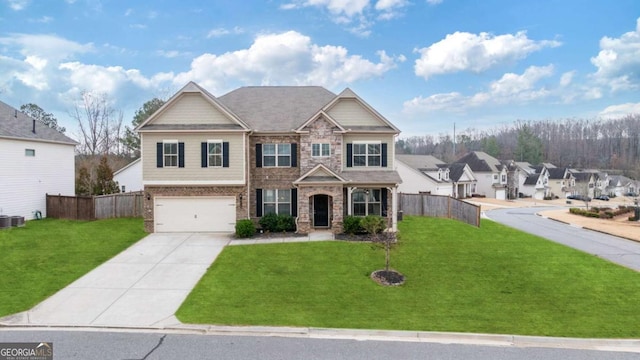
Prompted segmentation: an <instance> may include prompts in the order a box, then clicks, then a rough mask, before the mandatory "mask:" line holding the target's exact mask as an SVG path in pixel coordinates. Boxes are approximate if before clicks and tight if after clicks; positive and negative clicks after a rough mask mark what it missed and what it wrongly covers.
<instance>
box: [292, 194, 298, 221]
mask: <svg viewBox="0 0 640 360" xmlns="http://www.w3.org/2000/svg"><path fill="white" fill-rule="evenodd" d="M291 216H293V217H297V216H298V189H296V188H293V189H291Z"/></svg>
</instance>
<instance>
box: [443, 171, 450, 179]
mask: <svg viewBox="0 0 640 360" xmlns="http://www.w3.org/2000/svg"><path fill="white" fill-rule="evenodd" d="M444 179H445V180H449V169H447V170H445V172H444Z"/></svg>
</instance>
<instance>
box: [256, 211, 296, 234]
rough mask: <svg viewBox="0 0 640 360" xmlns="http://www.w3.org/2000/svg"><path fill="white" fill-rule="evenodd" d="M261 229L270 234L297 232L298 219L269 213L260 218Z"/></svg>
mask: <svg viewBox="0 0 640 360" xmlns="http://www.w3.org/2000/svg"><path fill="white" fill-rule="evenodd" d="M259 223H260V227H261V228H262V230H264V231H269V232H286V231H295V230H296V219H295V218H294V217H293V216H291V215H285V214H282V215H278V214H274V213H269V214H266V215H264V216H263V217H261V218H260V221H259Z"/></svg>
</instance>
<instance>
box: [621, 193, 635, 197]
mask: <svg viewBox="0 0 640 360" xmlns="http://www.w3.org/2000/svg"><path fill="white" fill-rule="evenodd" d="M624 195H625V196H631V197H637V196H638V193H635V192H628V193H626V194H624Z"/></svg>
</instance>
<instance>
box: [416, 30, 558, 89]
mask: <svg viewBox="0 0 640 360" xmlns="http://www.w3.org/2000/svg"><path fill="white" fill-rule="evenodd" d="M560 45H561V44H560V42H558V41H555V40H542V41H535V40H531V39H529V38H527V34H526V32H524V31H520V32H517V33H516V34H505V35H497V36H495V35H492V34H489V33H484V32H483V33H480V34H471V33H468V32H455V33H453V34H449V35H447V36H446V37H445V38H444V39H443V40H440V41H439V42H437V43H434V44H432V45H430V46H429V47H426V48H421V49H416V50H415V51H416V52H418V53H420V58H419V59H417V60H416V62H415V67H414V70H415V74H416V75H418V76H421V77H424V78H425V79H428V78H429V77H431V76H433V75H440V74H447V73H455V72H460V71H473V72H482V71H485V70H488V69H490V68H492V67H495V66H497V65H499V64H504V63H508V62H511V61H515V60H520V59H523V58H525V57H526V56H527V55H529V54H530V53H532V52H534V51H539V50H541V49H543V48H545V47H556V46H560Z"/></svg>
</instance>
